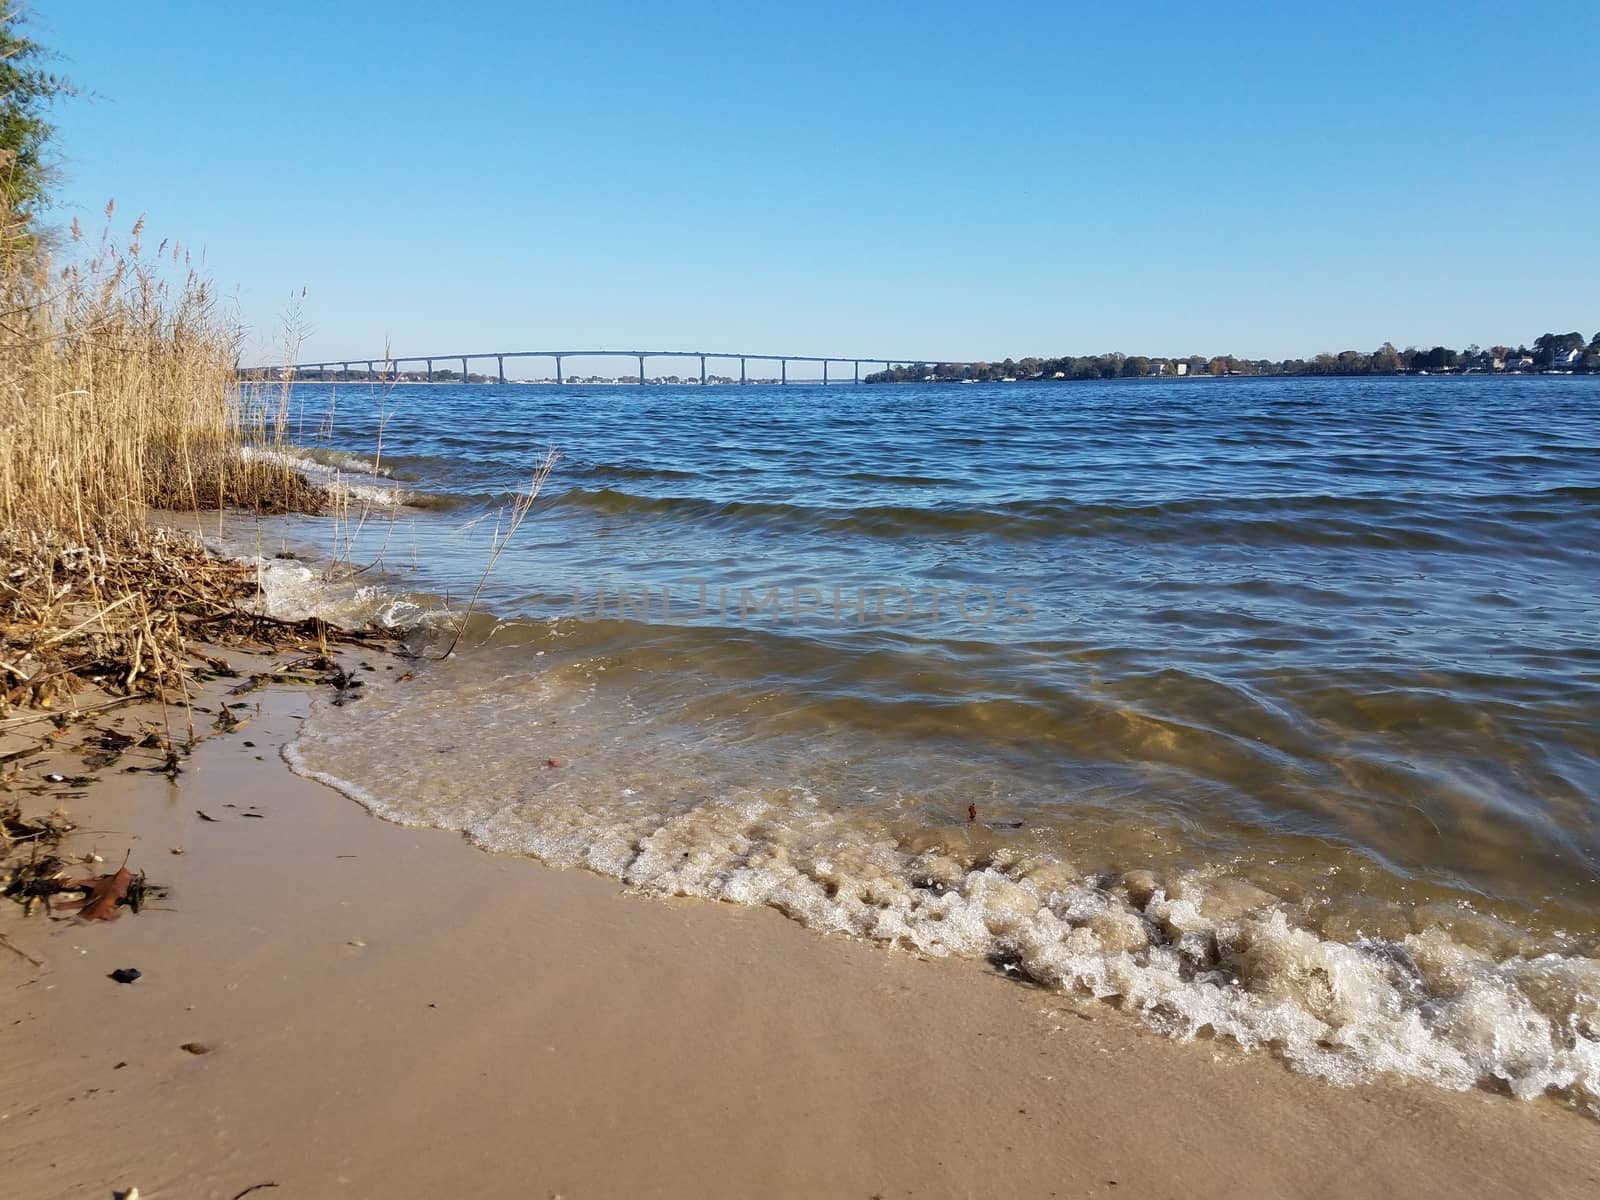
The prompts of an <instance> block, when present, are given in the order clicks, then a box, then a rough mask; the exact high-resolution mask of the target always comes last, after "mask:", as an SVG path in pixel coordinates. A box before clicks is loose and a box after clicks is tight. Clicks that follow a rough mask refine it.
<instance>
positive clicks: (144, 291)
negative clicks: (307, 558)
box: [0, 207, 320, 544]
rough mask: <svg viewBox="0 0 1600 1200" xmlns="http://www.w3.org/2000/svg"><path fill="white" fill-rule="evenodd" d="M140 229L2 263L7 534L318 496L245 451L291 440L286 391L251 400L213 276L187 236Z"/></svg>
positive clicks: (100, 533)
mask: <svg viewBox="0 0 1600 1200" xmlns="http://www.w3.org/2000/svg"><path fill="white" fill-rule="evenodd" d="M110 215H111V210H110V209H109V207H108V209H107V217H108V222H109V218H110ZM141 232H142V221H141V222H139V223H136V224H135V225H134V227H133V236H132V240H131V242H130V244H129V245H128V246H127V247H126V248H121V247H119V246H118V245H117V244H116V243H115V242H114V240H113V239H112V237H111V235H110V231H109V224H108V229H107V233H106V234H105V236H103V237H102V239H101V242H100V244H99V246H98V248H97V249H96V251H95V252H94V253H93V254H92V255H89V256H85V257H76V256H75V257H74V258H73V259H72V260H71V261H70V262H68V263H67V264H66V265H64V266H61V267H59V268H57V267H54V266H53V265H52V263H51V261H50V260H49V259H48V258H31V259H20V260H13V261H11V262H10V263H7V264H4V265H3V266H0V305H3V309H0V529H5V530H8V531H27V532H36V533H40V534H44V535H49V536H53V537H54V536H68V537H75V538H76V539H78V540H79V541H80V542H82V543H84V544H92V543H94V542H96V541H102V540H104V539H105V538H107V537H113V536H121V535H125V534H128V533H130V532H134V531H141V530H142V529H143V528H144V525H145V517H146V513H147V512H148V510H149V509H151V508H186V509H200V508H215V507H222V506H233V507H241V508H250V509H255V510H259V511H285V510H303V509H307V508H315V507H317V506H318V504H319V503H320V498H319V496H318V493H317V492H316V491H315V489H313V488H311V487H310V486H309V485H307V484H306V482H305V480H304V479H303V478H301V477H300V476H299V475H298V474H296V473H295V472H294V471H293V470H292V469H290V468H289V467H287V466H286V465H284V464H283V463H282V462H281V461H280V460H278V459H276V458H275V457H274V456H272V455H259V454H258V455H250V454H247V453H245V450H246V448H247V447H253V446H275V445H277V444H279V443H281V442H282V440H283V436H284V425H285V423H286V420H287V404H286V401H285V400H284V399H282V398H280V399H279V401H278V402H277V403H276V404H271V403H263V402H262V400H261V397H260V395H259V394H258V393H252V394H250V395H249V396H248V397H247V394H246V393H245V392H244V391H243V390H242V388H241V385H240V383H239V381H238V379H237V376H236V356H237V348H238V345H239V331H238V328H237V327H236V326H235V325H234V324H233V323H232V322H231V321H230V320H228V319H227V318H226V317H225V316H224V315H223V314H222V312H221V311H220V308H219V306H218V303H217V300H216V296H215V294H214V293H213V290H212V287H211V285H210V283H209V282H208V281H207V280H206V279H204V278H203V277H202V276H201V275H200V274H199V273H198V272H197V271H196V270H194V269H193V266H192V265H191V264H190V263H189V261H188V255H187V254H186V253H185V252H184V251H183V250H182V249H181V248H180V247H178V246H172V247H171V248H170V252H169V251H168V248H167V244H166V243H162V245H161V247H160V248H159V249H158V250H157V252H156V254H155V255H149V254H146V253H145V252H144V250H143V248H142V247H141V245H140V234H141ZM76 234H77V228H76V225H74V240H75V242H77V238H76ZM78 244H81V243H78Z"/></svg>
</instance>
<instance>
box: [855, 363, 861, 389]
mask: <svg viewBox="0 0 1600 1200" xmlns="http://www.w3.org/2000/svg"><path fill="white" fill-rule="evenodd" d="M855 368H856V382H857V383H860V382H861V360H860V359H859V358H858V359H856V361H855Z"/></svg>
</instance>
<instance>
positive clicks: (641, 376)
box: [639, 354, 644, 387]
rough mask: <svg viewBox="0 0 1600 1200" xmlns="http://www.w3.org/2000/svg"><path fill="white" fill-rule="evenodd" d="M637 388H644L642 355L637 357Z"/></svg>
mask: <svg viewBox="0 0 1600 1200" xmlns="http://www.w3.org/2000/svg"><path fill="white" fill-rule="evenodd" d="M639 386H640V387H643V386H644V355H642V354H641V355H639Z"/></svg>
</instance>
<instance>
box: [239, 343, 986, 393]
mask: <svg viewBox="0 0 1600 1200" xmlns="http://www.w3.org/2000/svg"><path fill="white" fill-rule="evenodd" d="M519 358H542V359H544V358H547V359H550V360H552V361H553V362H554V363H555V369H556V382H557V383H558V384H559V383H564V382H565V378H564V377H563V375H562V369H561V363H562V360H563V359H568V358H624V359H632V360H635V361H637V362H638V364H639V383H640V384H641V385H643V384H644V383H646V382H647V377H646V375H645V363H646V361H648V360H650V359H658V358H686V359H698V360H699V363H700V382H701V383H702V384H704V383H705V382H706V360H707V359H721V360H726V361H730V362H731V361H732V360H734V359H738V360H739V382H740V383H745V382H747V380H748V373H747V367H748V364H749V363H752V362H775V363H777V364H778V382H779V383H788V382H789V364H790V363H821V364H822V382H823V383H824V384H827V383H830V382H832V380H830V379H829V377H828V368H829V366H830V365H832V364H834V363H838V364H840V365H843V364H845V363H848V364H850V367H851V376H850V378H851V382H853V383H860V382H861V364H862V363H866V364H867V365H868V366H872V367H876V366H877V365H878V364H879V363H882V364H883V366H884V369H885V370H892V369H893V368H894V367H896V366H909V365H912V364H919V365H924V366H928V367H935V366H945V367H970V366H975V365H976V364H975V363H966V362H954V361H952V360H950V359H947V358H940V359H930V358H879V357H876V356H872V357H864V358H863V357H856V356H852V355H829V356H827V357H820V356H817V355H812V354H725V353H714V352H712V351H709V350H495V351H490V352H488V353H484V354H421V355H407V356H405V357H403V358H397V357H395V356H393V355H387V356H385V357H383V358H368V359H360V358H350V359H337V358H334V359H328V360H327V361H325V362H306V363H294V364H292V365H289V366H281V367H251V368H242V369H241V370H240V374H241V375H243V376H246V377H250V378H260V379H273V380H281V379H291V380H292V379H294V378H296V377H297V376H301V375H305V374H309V373H310V372H313V371H314V372H316V373H317V377H318V379H319V381H321V382H328V381H329V380H330V372H332V371H334V370H335V368H337V371H336V373H337V374H338V375H341V376H342V377H343V378H344V379H346V380H348V379H349V378H350V368H351V366H358V367H359V366H363V365H365V367H366V378H369V379H371V378H376V379H381V380H390V381H398V380H402V379H409V378H410V376H412V375H416V374H420V375H422V377H423V382H425V383H431V382H432V381H433V376H434V369H433V364H434V363H436V362H439V363H456V362H459V363H460V364H461V379H462V382H467V381H468V379H469V378H470V375H471V372H470V371H469V370H468V367H467V364H468V363H470V362H488V361H489V360H491V359H492V360H493V361H494V364H495V382H498V383H504V382H505V381H506V360H507V359H511V360H516V359H519ZM407 363H414V364H417V366H418V367H420V368H421V369H420V370H414V369H413V370H408V369H406V367H405V365H404V364H407ZM841 382H842V380H841Z"/></svg>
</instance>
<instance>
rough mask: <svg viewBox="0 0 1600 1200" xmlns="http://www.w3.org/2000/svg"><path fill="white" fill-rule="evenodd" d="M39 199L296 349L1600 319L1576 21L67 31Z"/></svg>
mask: <svg viewBox="0 0 1600 1200" xmlns="http://www.w3.org/2000/svg"><path fill="white" fill-rule="evenodd" d="M33 7H34V10H35V12H34V18H33V22H32V28H33V31H34V35H35V36H36V37H37V38H39V39H40V40H42V41H44V42H46V43H47V44H48V45H50V46H52V47H53V48H55V49H57V50H58V51H59V53H60V55H61V57H62V60H63V61H62V63H61V66H62V68H63V69H64V70H65V71H66V72H67V73H68V74H69V75H71V76H72V77H73V78H74V80H75V81H76V82H77V83H78V84H79V86H80V87H82V88H84V89H85V90H86V91H88V92H90V93H92V94H91V95H88V96H86V97H84V98H81V99H78V100H75V101H72V102H70V103H69V104H68V105H67V106H66V107H65V108H64V109H63V111H62V112H61V114H60V129H61V142H62V146H61V149H62V151H63V156H64V159H65V162H64V164H63V165H64V170H65V184H64V189H65V203H63V204H62V205H61V206H60V207H59V208H58V210H57V211H56V213H55V214H54V218H55V219H57V220H60V221H62V222H64V221H65V220H66V219H67V218H68V217H70V216H71V215H73V214H74V213H76V214H79V215H81V216H82V217H83V219H84V220H85V223H86V224H88V225H90V226H91V227H94V226H96V225H97V224H98V222H99V219H100V217H99V210H100V209H101V208H102V207H103V205H104V203H105V201H106V199H107V198H109V197H115V198H116V200H117V202H118V219H119V221H128V222H131V220H132V217H133V216H134V215H136V214H138V213H145V214H148V218H149V228H150V231H151V233H152V234H153V235H154V237H155V238H156V239H159V238H161V237H166V236H172V237H176V238H178V239H181V240H182V241H183V242H184V243H185V244H187V245H189V246H191V247H193V248H195V249H196V250H198V251H203V253H204V256H205V261H206V264H207V266H208V268H209V270H210V272H211V274H212V275H213V277H214V278H215V279H216V281H217V282H218V284H219V285H221V286H222V288H223V290H225V291H226V292H228V293H229V294H230V295H231V296H234V297H236V298H237V304H238V307H239V312H240V316H241V317H242V319H243V320H244V321H245V323H246V324H247V325H248V326H249V327H250V329H251V330H252V336H253V337H254V338H255V339H256V340H257V342H258V344H259V343H270V342H273V341H274V340H276V339H277V338H278V336H279V332H278V330H279V324H280V322H279V315H278V314H280V313H281V311H282V310H283V309H284V307H285V305H286V303H287V301H288V299H289V297H290V296H291V294H292V293H294V292H296V291H298V290H299V289H301V288H305V289H306V290H307V297H306V302H305V303H306V313H307V316H308V317H309V319H310V321H311V323H312V325H313V326H314V332H313V334H312V336H311V339H310V340H309V342H308V343H307V345H306V350H305V353H304V355H303V357H304V358H308V359H314V358H319V357H323V356H346V355H348V356H356V357H366V356H369V355H372V354H376V353H379V352H380V351H381V349H382V347H383V345H384V343H385V341H386V340H388V341H391V342H392V343H393V345H394V347H395V351H396V353H406V354H412V353H435V352H437V353H447V352H450V351H461V350H468V351H474V350H479V349H482V350H498V349H510V348H529V349H536V348H537V349H542V348H546V347H556V346H563V345H574V344H580V343H581V344H585V345H589V346H597V347H604V348H612V347H617V348H626V347H628V346H631V345H654V346H658V347H661V348H669V349H677V348H684V349H695V348H717V347H722V348H728V349H734V350H744V351H748V352H763V351H776V352H782V353H797V354H818V353H822V354H840V355H850V354H879V355H914V356H927V357H930V358H940V357H942V358H951V359H968V358H980V357H981V358H990V357H994V358H999V357H1004V356H1005V355H1007V354H1010V355H1014V356H1017V357H1021V356H1022V355H1025V354H1061V353H1076V354H1085V353H1096V352H1103V351H1107V350H1114V349H1120V350H1123V351H1125V352H1128V353H1142V354H1171V355H1178V354H1191V353H1200V354H1213V353H1234V354H1239V355H1249V356H1252V357H1254V356H1271V357H1275V358H1276V357H1282V356H1286V355H1310V354H1313V353H1316V352H1318V351H1321V350H1339V349H1344V348H1350V347H1356V348H1361V349H1371V348H1373V347H1375V346H1377V345H1378V344H1379V343H1381V342H1382V341H1383V340H1384V339H1386V338H1389V339H1393V340H1394V341H1395V342H1396V343H1398V344H1400V345H1402V346H1404V345H1406V344H1408V343H1415V344H1418V345H1431V344H1433V343H1435V342H1443V343H1444V344H1447V345H1452V346H1462V345H1465V344H1467V343H1469V342H1478V343H1481V344H1483V345H1489V344H1492V343H1493V342H1495V341H1500V340H1506V339H1510V340H1512V341H1531V340H1532V339H1533V338H1534V337H1535V336H1536V335H1537V334H1539V333H1541V332H1543V331H1545V330H1547V329H1554V330H1558V331H1563V332H1564V331H1567V330H1570V329H1573V328H1578V329H1580V330H1582V331H1583V332H1584V333H1585V334H1586V335H1587V334H1592V333H1593V332H1594V331H1595V330H1596V329H1597V328H1600V216H1597V214H1600V151H1597V141H1596V132H1597V131H1596V122H1597V119H1600V67H1597V60H1596V58H1595V54H1596V48H1597V47H1600V14H1597V13H1596V11H1595V9H1594V7H1593V5H1592V2H1591V3H1579V2H1576V0H1574V2H1571V3H1532V4H1521V5H1507V4H1504V3H1496V4H1492V5H1491V4H1479V3H1470V2H1469V3H1448V4H1446V3H1404V2H1401V3H1396V2H1394V0H1388V2H1386V3H1382V4H1329V5H1315V6H1313V5H1300V4H1294V3H1283V2H1282V0H1280V2H1278V3H1273V4H1263V5H1228V6H1220V5H1202V4H1196V3H1192V2H1191V3H1182V4H1161V3H1147V4H1142V5H1138V6H1127V5H1112V4H1096V5H1089V4H1078V3H1066V2H1056V3H1008V2H1004V0H990V2H987V3H983V4H975V3H970V2H968V3H944V2H942V0H918V2H916V3H888V2H876V0H850V2H848V3H834V2H831V0H830V2H827V3H815V2H813V3H802V2H798V0H791V2H787V3H762V2H760V0H746V2H745V3H709V2H704V0H679V2H677V3H671V4H668V3H653V2H650V3H647V2H640V0H634V2H632V3H615V2H612V0H583V2H581V3H577V2H572V3H566V2H563V3H491V2H488V0H455V2H454V3H439V2H438V0H430V2H429V3H412V2H410V0H383V2H378V0H368V2H365V3H359V2H355V0H316V2H315V3H313V2H309V0H274V2H273V3H266V4H234V3H224V2H221V0H146V2H143V3H137V4H133V3H128V2H127V0H61V2H59V3H44V2H42V0H36V3H35V4H34V6H33Z"/></svg>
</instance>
